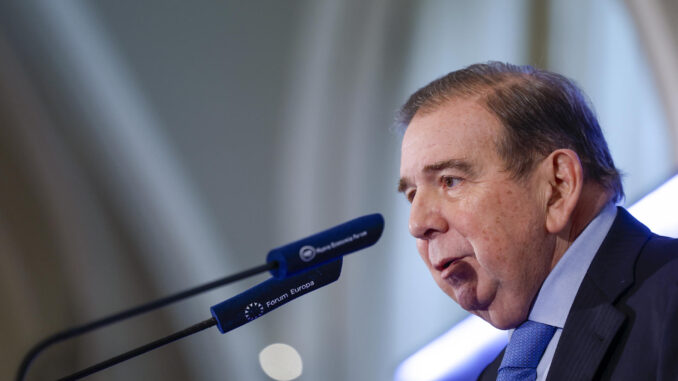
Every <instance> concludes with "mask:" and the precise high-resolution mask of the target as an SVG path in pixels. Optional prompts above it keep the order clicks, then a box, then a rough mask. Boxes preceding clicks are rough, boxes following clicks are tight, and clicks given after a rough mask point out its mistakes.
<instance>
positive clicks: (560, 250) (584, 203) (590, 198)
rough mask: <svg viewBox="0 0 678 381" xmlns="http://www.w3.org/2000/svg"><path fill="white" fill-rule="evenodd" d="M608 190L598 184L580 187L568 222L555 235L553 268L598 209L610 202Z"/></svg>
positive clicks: (594, 216)
mask: <svg viewBox="0 0 678 381" xmlns="http://www.w3.org/2000/svg"><path fill="white" fill-rule="evenodd" d="M610 199H611V195H610V192H609V191H607V190H605V189H603V188H602V187H601V186H600V185H598V184H585V185H584V189H582V193H581V197H580V199H579V201H578V202H577V206H576V207H575V208H574V210H573V211H572V215H571V216H570V222H569V223H568V224H567V226H566V227H565V229H563V230H562V231H561V232H560V233H559V234H558V235H556V244H555V255H554V257H553V262H552V264H551V269H553V268H554V267H555V266H556V264H557V263H558V261H559V260H560V258H562V256H563V255H564V254H565V251H567V249H568V248H569V247H570V246H572V243H573V242H574V240H575V239H577V237H579V235H580V234H581V232H583V231H584V229H586V227H587V226H588V224H589V223H590V222H591V221H593V219H594V218H596V216H597V215H598V214H599V213H600V211H601V210H602V209H603V208H604V207H605V205H607V203H608V202H610Z"/></svg>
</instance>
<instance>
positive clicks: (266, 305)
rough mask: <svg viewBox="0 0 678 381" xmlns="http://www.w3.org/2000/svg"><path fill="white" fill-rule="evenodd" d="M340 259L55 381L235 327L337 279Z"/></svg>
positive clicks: (265, 286)
mask: <svg viewBox="0 0 678 381" xmlns="http://www.w3.org/2000/svg"><path fill="white" fill-rule="evenodd" d="M342 259H343V258H338V259H335V260H334V261H331V262H329V263H326V264H324V265H320V266H318V267H316V268H313V269H310V270H307V271H305V272H303V273H301V274H297V275H293V276H291V277H288V278H285V279H275V278H270V279H269V280H267V281H266V282H264V283H261V284H259V285H257V286H254V287H252V288H250V289H248V290H247V291H245V292H243V293H240V294H239V295H237V296H234V297H232V298H230V299H228V300H226V301H225V302H222V303H219V304H217V305H214V306H212V307H211V308H210V310H211V312H212V317H211V318H209V319H207V320H204V321H201V322H200V323H197V324H194V325H192V326H190V327H188V328H186V329H184V330H181V331H179V332H176V333H174V334H172V335H169V336H166V337H163V338H161V339H159V340H156V341H153V342H151V343H148V344H145V345H142V346H140V347H137V348H135V349H132V350H130V351H127V352H125V353H122V354H120V355H118V356H115V357H112V358H110V359H108V360H105V361H102V362H100V363H98V364H94V365H92V366H90V367H88V368H85V369H83V370H80V371H78V372H75V373H73V374H70V375H68V376H65V377H62V378H60V379H59V381H73V380H79V379H81V378H83V377H86V376H89V375H91V374H94V373H96V372H99V371H101V370H104V369H106V368H109V367H111V366H113V365H116V364H119V363H121V362H124V361H127V360H129V359H131V358H134V357H137V356H139V355H142V354H144V353H147V352H150V351H152V350H154V349H157V348H160V347H162V346H163V345H167V344H169V343H171V342H174V341H177V340H179V339H182V338H184V337H186V336H190V335H193V334H195V333H198V332H200V331H203V330H205V329H207V328H210V327H212V326H214V325H216V326H217V328H218V329H219V331H220V332H221V333H226V332H228V331H230V330H232V329H235V328H238V327H240V326H241V325H243V324H246V323H248V322H250V321H252V320H254V319H256V318H258V317H260V316H262V315H264V314H266V313H268V312H270V311H272V310H274V309H276V308H278V307H280V306H282V305H283V304H285V303H288V302H290V301H292V300H294V299H296V298H298V297H300V296H302V295H305V294H307V293H309V292H311V291H315V290H317V289H319V288H320V287H323V286H326V285H328V284H330V283H332V282H334V281H335V280H337V279H339V275H340V274H341V265H342Z"/></svg>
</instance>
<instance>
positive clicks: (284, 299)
mask: <svg viewBox="0 0 678 381" xmlns="http://www.w3.org/2000/svg"><path fill="white" fill-rule="evenodd" d="M341 265H342V258H341V257H340V258H338V259H336V260H334V261H332V262H330V263H327V264H325V265H322V266H319V267H316V268H314V269H311V270H309V271H306V272H302V273H301V274H298V275H294V276H290V277H288V278H285V279H276V278H271V279H269V280H267V281H265V282H263V283H261V284H258V285H256V286H254V287H252V288H250V289H249V290H247V291H245V292H243V293H241V294H239V295H236V296H234V297H232V298H230V299H228V300H226V301H225V302H222V303H219V304H217V305H214V306H212V307H210V311H211V312H212V316H213V317H214V319H215V320H216V321H217V328H219V332H221V333H226V332H228V331H230V330H232V329H235V328H238V327H240V326H241V325H243V324H246V323H248V322H250V321H252V320H254V319H256V318H258V317H260V316H262V315H264V314H266V313H268V312H270V311H272V310H274V309H276V308H278V307H280V306H282V305H283V304H286V303H288V302H290V301H292V300H294V299H296V298H298V297H300V296H302V295H304V294H307V293H309V292H311V291H314V290H317V289H318V288H320V287H323V286H326V285H328V284H330V283H332V282H334V281H335V280H337V279H339V275H340V274H341Z"/></svg>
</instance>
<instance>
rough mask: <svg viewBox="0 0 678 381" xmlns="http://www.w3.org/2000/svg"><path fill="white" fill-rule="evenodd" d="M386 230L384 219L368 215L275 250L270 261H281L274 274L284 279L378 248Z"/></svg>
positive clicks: (267, 260)
mask: <svg viewBox="0 0 678 381" xmlns="http://www.w3.org/2000/svg"><path fill="white" fill-rule="evenodd" d="M383 231H384V217H382V215H381V214H379V213H375V214H368V215H366V216H362V217H358V218H356V219H354V220H351V221H348V222H345V223H343V224H341V225H338V226H335V227H333V228H330V229H327V230H325V231H322V232H320V233H317V234H314V235H312V236H310V237H307V238H304V239H301V240H299V241H296V242H292V243H290V244H287V245H285V246H281V247H278V248H276V249H273V250H271V251H270V252H269V253H268V256H267V257H266V262H268V263H271V262H274V261H275V262H277V263H278V266H277V267H276V268H275V269H273V270H271V274H272V275H273V276H274V277H276V278H278V279H282V278H285V277H288V276H291V275H294V274H296V273H299V272H301V271H304V270H307V269H310V268H313V267H315V266H319V265H322V264H323V263H327V262H328V261H331V260H333V259H336V258H339V257H341V256H343V255H346V254H350V253H352V252H354V251H358V250H361V249H364V248H366V247H369V246H372V245H374V243H376V242H377V240H379V237H381V233H382V232H383Z"/></svg>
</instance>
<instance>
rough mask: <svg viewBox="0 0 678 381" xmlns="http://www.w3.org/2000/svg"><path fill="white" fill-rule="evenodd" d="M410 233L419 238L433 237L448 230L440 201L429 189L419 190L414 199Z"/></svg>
mask: <svg viewBox="0 0 678 381" xmlns="http://www.w3.org/2000/svg"><path fill="white" fill-rule="evenodd" d="M409 229H410V234H412V236H414V237H415V238H419V239H431V238H433V237H434V236H435V235H436V234H437V233H440V232H444V231H445V230H447V222H446V221H445V218H444V216H443V215H442V213H441V210H440V205H439V202H438V201H437V200H436V198H435V196H434V195H431V194H430V193H429V192H427V191H423V190H422V191H418V192H417V194H416V195H415V196H414V199H413V200H412V206H411V208H410V221H409Z"/></svg>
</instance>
